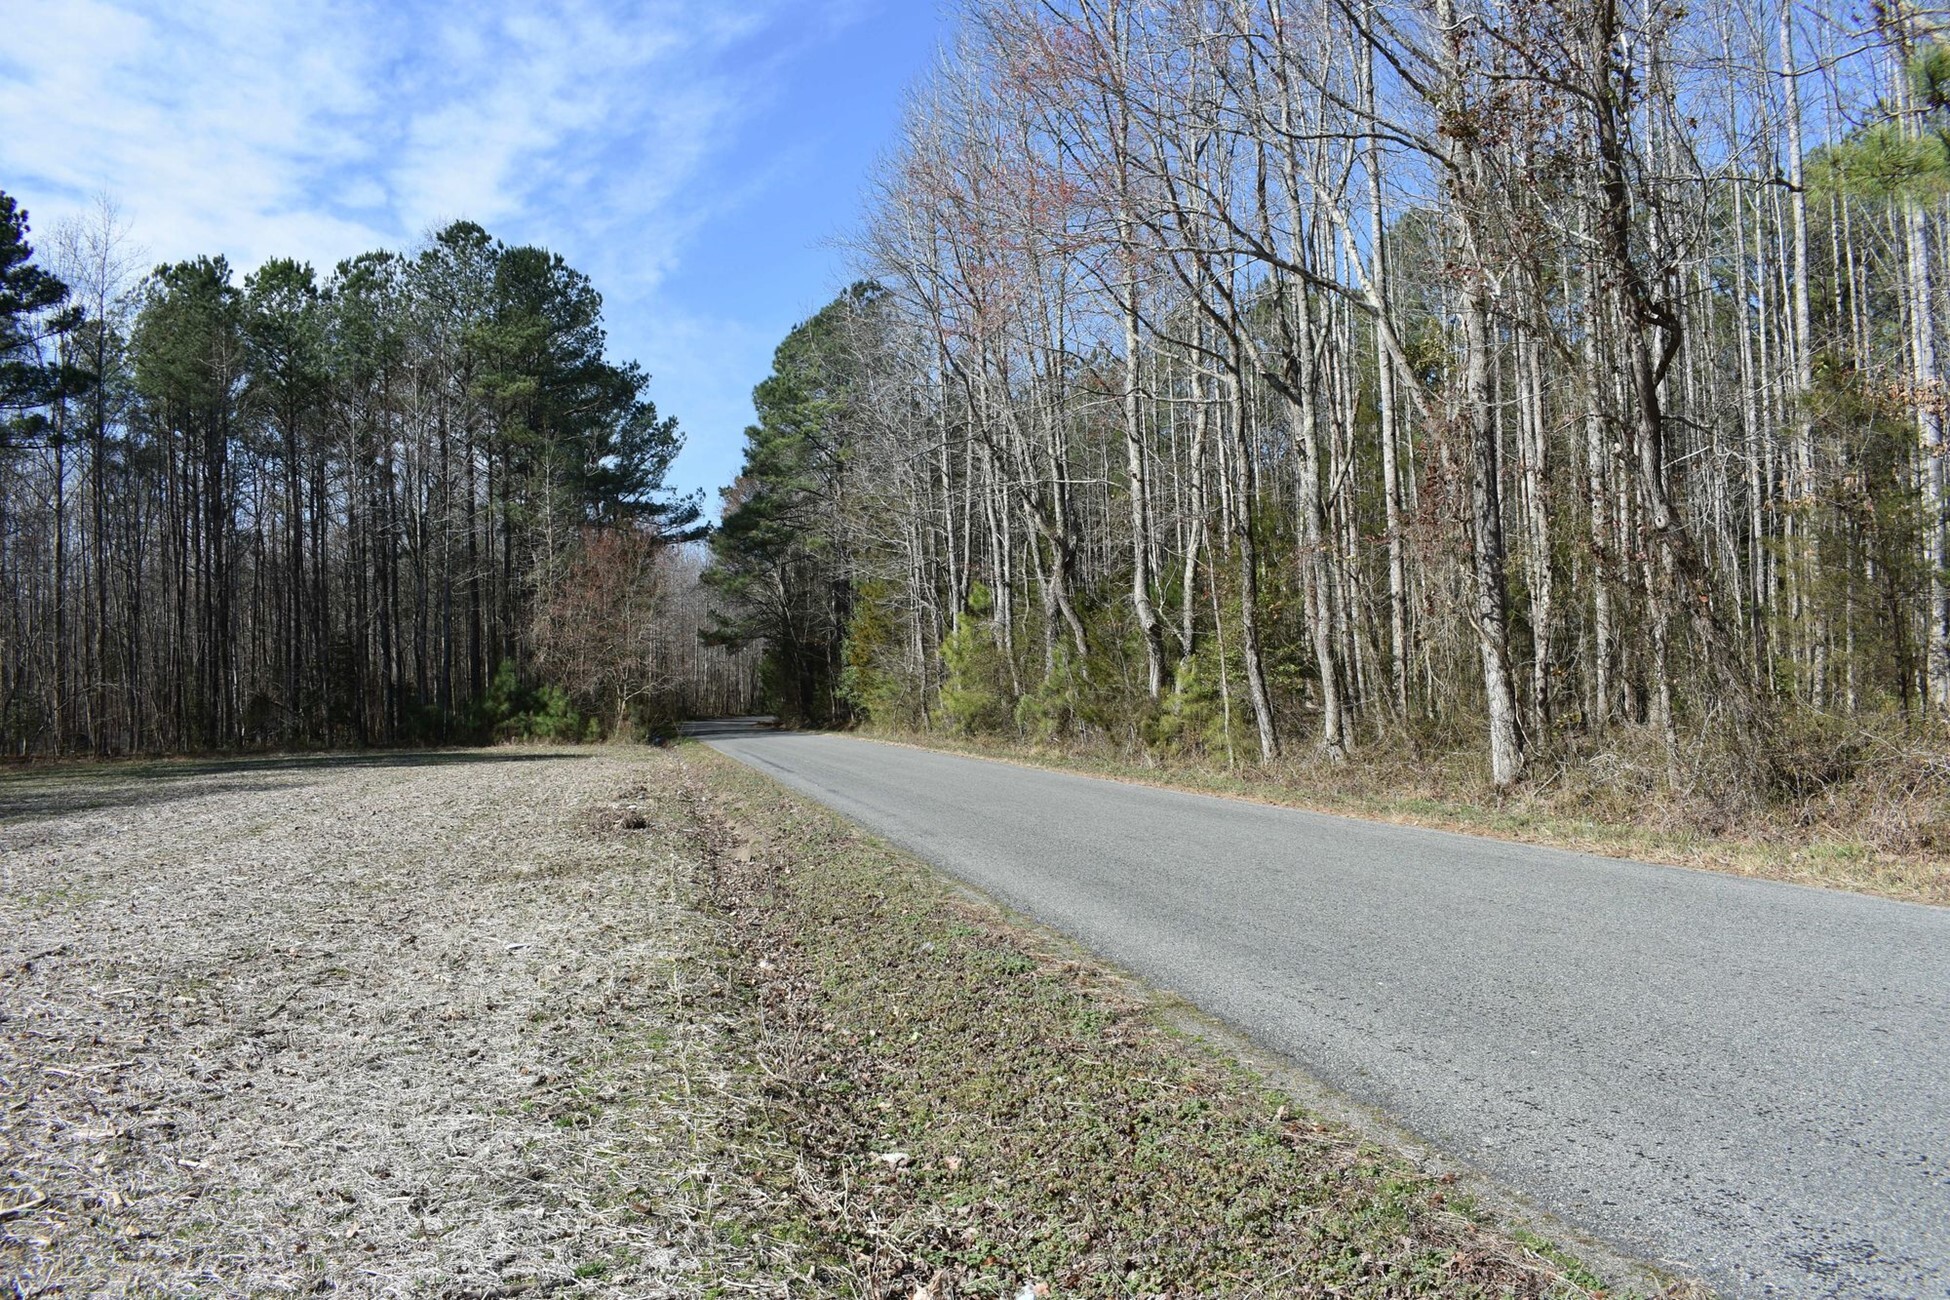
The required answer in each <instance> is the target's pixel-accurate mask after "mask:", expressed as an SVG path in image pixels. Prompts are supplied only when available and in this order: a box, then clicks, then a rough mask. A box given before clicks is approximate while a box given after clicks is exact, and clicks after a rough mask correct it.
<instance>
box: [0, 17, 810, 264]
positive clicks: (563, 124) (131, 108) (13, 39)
mask: <svg viewBox="0 0 1950 1300" xmlns="http://www.w3.org/2000/svg"><path fill="white" fill-rule="evenodd" d="M847 3H849V0H834V4H835V6H836V8H837V7H840V6H844V5H846V4H847ZM781 9H782V0H763V2H761V3H747V4H741V5H739V6H737V7H736V8H735V9H734V8H732V7H729V6H717V5H710V4H696V3H664V4H657V3H649V4H643V3H630V2H629V0H614V2H611V3H596V2H594V0H584V2H582V3H574V2H570V3H559V4H553V5H549V6H546V7H543V6H536V5H533V4H532V3H521V2H518V0H501V2H498V3H497V2H490V3H477V4H469V5H464V6H460V5H444V4H443V5H425V6H408V5H400V4H397V3H388V2H386V0H319V2H315V3H306V4H265V3H262V0H204V2H203V3H193V4H185V3H180V0H179V2H178V3H168V4H155V3H136V2H135V0H127V2H124V3H114V2H112V0H17V2H16V3H11V4H9V5H7V6H6V21H7V26H8V28H9V31H8V33H7V39H6V40H5V41H4V42H0V186H5V187H6V188H9V189H12V190H16V191H21V190H24V191H26V192H27V193H28V194H29V195H30V197H32V198H33V199H34V203H33V205H32V206H33V207H34V208H35V209H36V210H35V217H36V221H37V224H41V225H45V223H46V221H47V220H48V219H50V218H57V217H59V216H61V215H63V214H65V213H67V212H72V211H78V210H80V209H81V208H82V207H84V206H85V204H86V203H87V201H88V199H89V197H90V196H91V195H93V194H95V193H98V192H104V191H105V192H107V193H110V194H112V195H114V196H115V197H116V198H117V199H118V201H119V202H120V203H121V205H122V207H123V208H124V210H125V211H126V212H127V213H128V214H129V216H130V218H131V219H132V221H133V222H134V224H135V225H136V227H137V229H138V231H139V232H140V234H141V236H142V238H143V239H144V241H145V242H146V243H148V244H149V245H150V246H151V247H153V248H154V249H155V250H156V251H157V253H158V254H159V255H165V256H186V255H189V254H191V253H195V252H205V251H222V252H225V253H228V254H229V255H230V256H231V257H232V258H233V260H235V261H236V262H238V263H239V264H241V265H243V266H250V265H252V264H254V263H255V262H257V261H260V260H262V259H263V258H264V257H267V256H270V255H273V254H291V255H296V256H301V257H306V258H310V259H312V260H314V261H316V262H319V263H321V264H322V265H323V266H329V265H330V264H331V263H332V262H333V261H335V260H336V259H337V258H339V257H342V256H346V255H348V254H350V253H353V252H357V251H359V250H361V249H363V248H366V247H370V246H375V245H382V244H390V245H398V244H400V243H402V242H407V241H410V240H412V239H413V238H415V237H417V236H418V235H420V234H422V233H424V232H425V230H426V229H427V228H429V227H430V226H433V225H435V224H436V223H439V222H442V221H446V220H450V219H453V218H455V217H460V216H466V217H469V218H471V219H473V220H476V221H479V222H481V223H482V224H484V225H486V226H488V227H489V228H490V229H496V230H499V229H500V226H501V225H503V224H512V225H514V226H517V227H520V229H519V230H516V231H513V232H511V237H533V238H541V237H544V235H546V236H547V237H549V238H550V239H551V241H552V242H555V243H557V244H558V245H560V244H562V243H564V242H572V243H584V242H588V243H594V242H595V241H596V240H597V239H599V238H600V237H602V236H605V235H611V234H614V233H615V232H617V231H619V230H624V229H628V230H630V231H631V232H632V240H631V243H632V245H633V246H634V249H635V254H634V255H633V256H632V257H631V258H629V259H628V261H629V263H630V265H629V267H628V272H629V273H630V274H631V275H632V277H633V278H635V279H636V280H637V281H638V284H639V287H647V286H648V284H652V283H654V280H655V278H656V276H657V275H658V273H659V269H660V268H661V267H663V266H666V265H667V264H668V261H669V259H670V258H671V257H673V256H674V255H676V245H677V244H678V243H680V242H681V240H682V238H683V237H684V236H685V235H686V234H688V233H689V232H690V231H692V230H694V229H695V228H696V227H697V225H698V224H699V222H700V221H702V220H705V219H708V214H709V212H710V209H711V206H712V201H713V196H712V195H711V194H710V193H709V192H708V187H704V192H700V186H699V179H700V176H701V175H702V173H703V172H704V171H705V170H706V167H707V164H708V162H709V160H710V158H711V157H712V156H713V154H714V151H716V150H718V149H720V148H722V147H723V144H724V141H725V139H726V138H727V136H728V134H729V133H731V132H733V131H735V130H736V128H737V125H738V123H739V121H740V120H741V117H742V115H743V114H744V113H745V112H746V111H747V110H748V108H749V107H750V105H751V104H752V103H753V102H754V100H755V98H756V97H758V96H761V95H762V94H763V86H764V76H765V66H764V62H763V61H762V60H759V61H753V60H740V61H739V62H738V66H737V67H736V68H735V70H731V71H727V70H725V63H726V61H725V60H724V59H723V55H724V54H725V52H726V51H727V50H729V49H732V48H733V47H736V46H738V45H739V44H740V43H741V42H750V41H752V39H753V38H754V37H757V36H761V35H762V34H763V33H764V31H765V29H766V28H767V26H768V25H769V24H771V23H773V22H774V21H776V19H777V17H778V15H779V13H780V12H781ZM680 200H682V201H680ZM619 260H620V259H619Z"/></svg>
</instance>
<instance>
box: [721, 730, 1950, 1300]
mask: <svg viewBox="0 0 1950 1300" xmlns="http://www.w3.org/2000/svg"><path fill="white" fill-rule="evenodd" d="M704 739H705V740H706V741H707V743H709V744H711V745H713V746H715V747H716V748H717V749H719V750H721V751H723V752H724V753H726V754H729V755H731V756H732V757H734V758H737V759H739V760H741V761H742V762H745V763H748V764H750V765H751V766H753V767H755V768H758V769H759V770H760V771H763V772H765V773H767V774H769V775H771V776H773V777H775V778H776V779H778V780H779V781H781V782H783V783H784V784H785V785H787V786H790V787H792V788H793V789H795V790H798V791H801V792H803V793H805V794H808V795H811V796H812V797H813V798H815V799H817V800H819V801H820V802H822V803H825V804H827V805H828V806H830V807H832V808H835V809H837V810H838V811H840V812H842V813H844V814H846V815H847V816H849V817H852V818H853V819H855V820H857V821H858V822H860V823H861V824H863V825H865V826H866V827H868V828H870V829H871V830H873V831H875V832H877V833H878V834H880V835H881V836H883V837H885V838H886V839H888V840H890V841H892V842H894V843H896V844H899V845H901V846H902V847H904V848H906V849H908V850H910V851H912V852H914V853H916V854H918V855H919V856H921V857H923V858H925V859H927V860H928V861H929V862H932V863H934V864H935V865H936V866H938V867H940V868H941V869H943V870H945V871H947V872H948V873H950V874H951V875H954V876H956V877H959V878H960V879H962V880H964V881H966V882H968V883H969V884H971V885H974V886H976V887H977V888H979V889H981V890H983V891H985V892H987V893H989V894H991V895H992V896H994V897H997V898H999V899H1001V900H1003V901H1005V902H1006V903H1008V904H1009V905H1011V906H1013V907H1015V908H1017V909H1019V910H1020V911H1022V912H1024V913H1026V914H1028V915H1031V916H1034V917H1036V918H1038V919H1040V920H1042V921H1043V922H1045V923H1047V924H1049V925H1051V926H1053V927H1055V928H1057V929H1059V930H1062V931H1065V932H1067V933H1068V934H1070V935H1072V936H1074V937H1075V938H1077V939H1079V940H1080V941H1082V942H1083V943H1084V944H1085V945H1087V946H1088V947H1090V948H1092V949H1093V950H1095V951H1097V952H1099V953H1101V954H1103V955H1104V956H1106V957H1109V958H1110V959H1112V960H1113V961H1115V962H1117V963H1118V964H1120V965H1122V966H1124V967H1126V968H1128V969H1130V970H1133V971H1136V972H1137V973H1138V974H1140V975H1142V976H1143V977H1144V978H1145V979H1147V980H1148V981H1150V982H1151V983H1153V984H1154V985H1157V986H1159V987H1162V988H1165V989H1168V990H1170V991H1172V992H1175V993H1178V994H1180V995H1182V996H1184V997H1185V998H1187V999H1189V1000H1190V1001H1191V1002H1192V1003H1194V1004H1195V1005H1197V1006H1199V1007H1201V1008H1203V1009H1204V1010H1206V1011H1208V1012H1211V1013H1212V1014H1214V1015H1216V1016H1218V1017H1220V1018H1221V1019H1223V1020H1225V1021H1228V1022H1230V1023H1231V1024H1233V1025H1234V1026H1236V1027H1237V1028H1239V1029H1241V1030H1243V1031H1244V1032H1245V1033H1247V1034H1248V1035H1250V1036H1251V1037H1252V1038H1253V1039H1255V1040H1256V1041H1258V1042H1259V1043H1261V1044H1262V1045H1264V1046H1265V1047H1267V1048H1270V1049H1271V1050H1273V1051H1274V1052H1276V1053H1278V1054H1280V1055H1283V1056H1285V1057H1287V1058H1289V1059H1291V1060H1292V1061H1294V1062H1295V1063H1297V1064H1298V1065H1300V1066H1301V1067H1302V1068H1303V1069H1304V1070H1306V1071H1307V1072H1308V1073H1310V1074H1312V1075H1313V1076H1314V1077H1316V1078H1318V1079H1319V1080H1321V1081H1323V1082H1324V1083H1326V1084H1327V1085H1328V1086H1330V1087H1331V1088H1333V1089H1335V1090H1337V1091H1339V1092H1341V1093H1344V1094H1346V1095H1347V1096H1349V1097H1352V1098H1354V1099H1355V1100H1357V1101H1359V1102H1362V1103H1365V1104H1368V1105H1371V1106H1374V1107H1378V1108H1379V1109H1381V1110H1382V1111H1384V1112H1386V1113H1387V1114H1388V1115H1390V1116H1392V1117H1393V1118H1394V1119H1395V1120H1396V1121H1398V1122H1400V1123H1401V1124H1403V1125H1405V1126H1407V1127H1408V1128H1409V1129H1411V1130H1413V1131H1414V1132H1416V1133H1418V1134H1420V1135H1421V1136H1423V1137H1425V1138H1427V1139H1428V1140H1429V1141H1431V1142H1432V1143H1434V1144H1435V1145H1437V1146H1438V1147H1440V1148H1442V1149H1443V1150H1445V1151H1448V1152H1450V1153H1451V1154H1453V1155H1455V1156H1458V1157H1460V1158H1462V1159H1464V1160H1466V1161H1468V1162H1469V1163H1471V1164H1473V1165H1475V1166H1476V1167H1477V1168H1479V1169H1481V1170H1482V1171H1484V1172H1485V1173H1487V1174H1488V1175H1490V1176H1491V1177H1493V1178H1495V1179H1497V1180H1499V1181H1500V1182H1503V1183H1505V1184H1507V1185H1509V1186H1510V1187H1513V1188H1514V1189H1516V1190H1517V1191H1518V1192H1519V1193H1521V1194H1522V1195H1523V1196H1525V1197H1527V1198H1528V1199H1530V1200H1531V1201H1533V1202H1535V1203H1537V1204H1539V1205H1541V1206H1542V1207H1543V1208H1545V1209H1547V1210H1549V1211H1551V1212H1553V1213H1555V1214H1557V1215H1559V1216H1561V1217H1563V1218H1564V1219H1566V1220H1567V1221H1569V1222H1571V1223H1574V1224H1578V1225H1580V1226H1582V1227H1584V1228H1586V1229H1588V1230H1590V1231H1591V1232H1593V1233H1595V1234H1596V1235H1597V1236H1599V1237H1601V1238H1603V1239H1605V1240H1608V1241H1610V1242H1611V1243H1613V1244H1615V1245H1616V1246H1618V1247H1620V1248H1622V1249H1624V1250H1626V1251H1628V1252H1630V1253H1632V1254H1635V1255H1638V1256H1641V1257H1644V1258H1648V1259H1653V1260H1657V1261H1661V1262H1663V1263H1665V1264H1668V1265H1670V1266H1672V1267H1675V1268H1678V1269H1681V1270H1684V1271H1685V1272H1687V1273H1690V1274H1693V1275H1694V1276H1698V1277H1702V1278H1704V1279H1705V1280H1707V1281H1708V1282H1709V1283H1711V1284H1712V1285H1713V1286H1715V1287H1716V1288H1717V1289H1719V1290H1720V1291H1721V1292H1722V1293H1724V1294H1726V1295H1729V1296H1735V1297H1747V1296H1756V1297H1757V1296H1796V1297H1801V1296H1887V1297H1901V1298H1902V1300H1912V1298H1915V1297H1941V1296H1945V1295H1950V910H1947V909H1937V908H1930V907H1923V906H1920V905H1913V904H1905V903H1893V902H1887V901H1884V900H1880V899H1874V898H1867V897H1862V896H1858V895H1853V894H1845V893H1837V892H1831V891H1825V890H1816V889H1807V888H1801V887H1798V886H1793V885H1780V884H1773V883H1769V882H1765V881H1753V880H1741V879H1737V878H1734V877H1730V876H1721V875H1713V874H1709V873H1705V872H1694V871H1685V870H1680V869H1677V868H1671V867H1657V866H1648V865H1645V864H1642V863H1635V862H1622V861H1616V860H1612V859H1607V858H1598V857H1591V856H1587V855H1583V854H1576V853H1565V852H1558V851H1554V850H1549V849H1539V848H1532V847H1528V846H1524V845H1517V844H1506V843H1502V842H1499V841H1494V840H1485V839H1478V838H1474V837H1471V836H1464V835H1452V834H1446V833H1443V832H1439V831H1425V830H1416V829H1412V828H1406V827H1398V826H1388V825H1381V824H1375V823H1369V822H1362V821H1355V820H1350V819H1345V818H1338V817H1328V816H1321V815H1318V814H1313V813H1306V812H1300V811H1296V810H1292V809H1284V808H1271V807H1265V806H1261V805H1257V804H1252V803H1245V802H1241V801H1236V800H1226V799H1217V798H1211V797H1207V796H1202V795H1192V794H1180V793H1176V792H1172V791H1165V790H1157V789H1152V788H1149V787H1145V786H1137V785H1129V784H1123V783H1118V782H1113V781H1103V780H1096V779H1092V778H1088V777H1080V776H1071V775H1067V774H1062V773H1054V772H1047V771H1041V770H1037V769H1032V768H1027V767H1020V766H1015V765H1011V764H1006V763H999V762H988V761H984V760H981V759H970V758H961V757H957V756H953V755H948V754H937V753H931V752H928V751H924V750H918V749H912V748H907V747H904V746H894V745H885V744H877V743H874V742H872V741H865V740H858V739H853V738H850V737H840V736H822V735H802V734H792V733H782V732H772V731H766V730H759V729H755V728H751V727H740V726H718V727H713V728H707V729H706V730H705V732H704Z"/></svg>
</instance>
